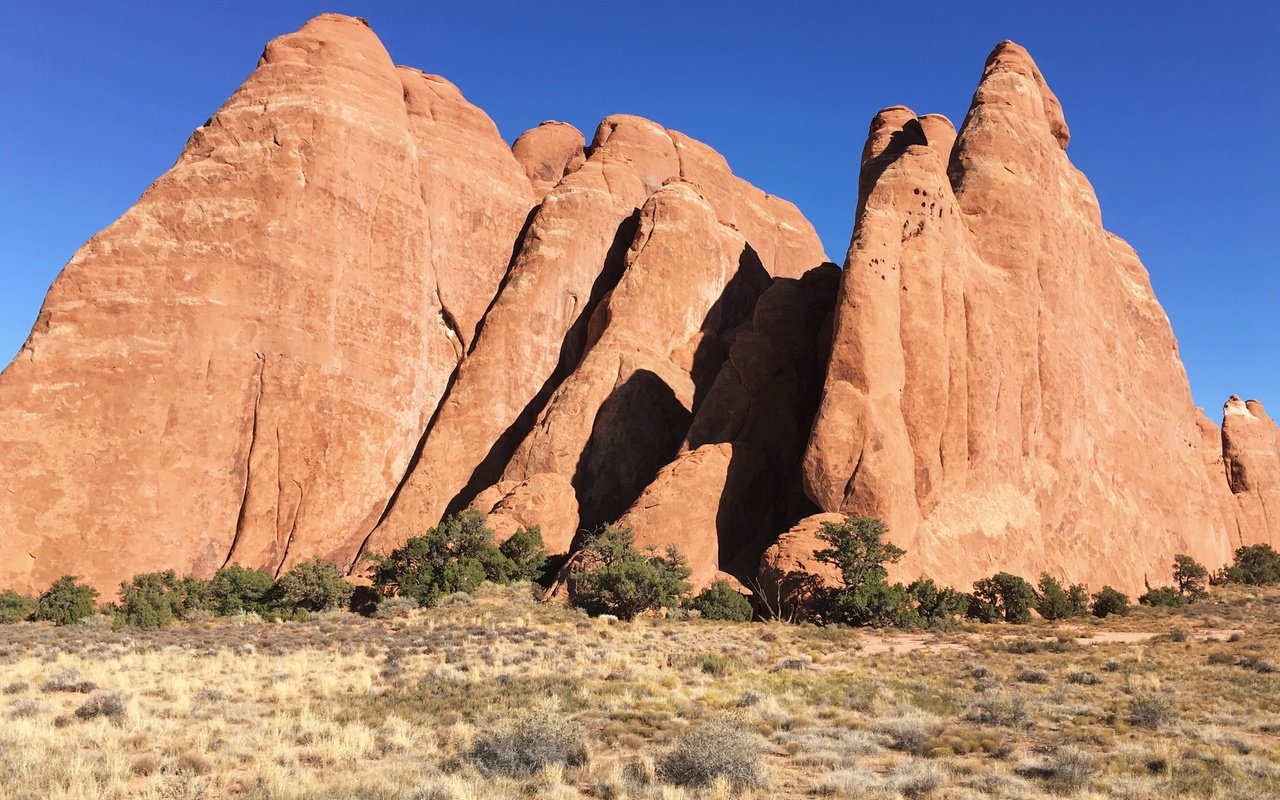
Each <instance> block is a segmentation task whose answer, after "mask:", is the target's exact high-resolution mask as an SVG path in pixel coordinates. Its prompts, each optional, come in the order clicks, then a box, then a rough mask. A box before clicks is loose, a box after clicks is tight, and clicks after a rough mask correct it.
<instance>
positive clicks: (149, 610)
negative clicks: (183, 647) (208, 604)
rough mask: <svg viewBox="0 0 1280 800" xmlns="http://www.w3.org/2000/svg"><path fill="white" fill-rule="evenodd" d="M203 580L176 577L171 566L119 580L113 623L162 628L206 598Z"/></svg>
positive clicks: (190, 610)
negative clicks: (117, 604)
mask: <svg viewBox="0 0 1280 800" xmlns="http://www.w3.org/2000/svg"><path fill="white" fill-rule="evenodd" d="M206 586H207V584H205V583H204V582H203V581H198V580H195V579H193V578H179V577H178V576H177V574H176V573H175V572H174V571H173V570H171V569H170V570H165V571H164V572H144V573H142V574H140V575H134V576H133V577H132V578H131V579H129V580H128V581H125V582H123V583H121V584H120V604H119V606H116V607H115V608H114V611H115V617H116V623H117V624H119V625H128V626H131V627H134V628H164V627H167V626H169V625H171V624H173V622H174V620H177V619H185V618H186V617H187V616H188V615H189V614H190V613H191V612H192V611H193V610H195V609H197V608H200V607H201V606H202V605H203V604H204V602H205V598H206Z"/></svg>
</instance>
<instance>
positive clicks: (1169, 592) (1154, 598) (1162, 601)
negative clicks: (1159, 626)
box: [1138, 586, 1187, 608]
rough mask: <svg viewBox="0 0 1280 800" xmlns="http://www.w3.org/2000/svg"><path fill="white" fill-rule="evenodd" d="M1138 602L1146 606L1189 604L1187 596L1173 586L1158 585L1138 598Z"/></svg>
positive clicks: (1172, 606) (1170, 606)
mask: <svg viewBox="0 0 1280 800" xmlns="http://www.w3.org/2000/svg"><path fill="white" fill-rule="evenodd" d="M1138 602H1139V603H1141V604H1142V605H1144V606H1153V607H1159V608H1181V607H1182V606H1185V605H1186V604H1187V598H1186V597H1185V596H1184V595H1182V594H1181V593H1179V592H1178V590H1177V589H1174V588H1173V587H1172V586H1157V587H1156V588H1154V589H1148V590H1147V592H1146V594H1144V595H1142V596H1141V597H1139V598H1138Z"/></svg>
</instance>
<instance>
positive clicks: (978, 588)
mask: <svg viewBox="0 0 1280 800" xmlns="http://www.w3.org/2000/svg"><path fill="white" fill-rule="evenodd" d="M1035 605H1036V590H1035V589H1033V588H1032V587H1031V584H1030V583H1027V581H1026V579H1025V578H1020V577H1018V576H1017V575H1011V574H1009V573H1008V572H997V573H996V574H995V575H992V576H991V577H990V578H983V579H982V580H979V581H976V582H975V583H974V584H973V594H971V595H970V596H969V609H968V615H969V617H971V618H972V619H976V620H979V621H980V622H996V621H998V620H1000V619H1003V620H1004V621H1005V622H1012V623H1015V624H1018V625H1025V624H1027V623H1028V622H1030V621H1031V610H1032V609H1033V608H1035Z"/></svg>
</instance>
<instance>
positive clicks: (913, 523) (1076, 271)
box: [804, 43, 1228, 591]
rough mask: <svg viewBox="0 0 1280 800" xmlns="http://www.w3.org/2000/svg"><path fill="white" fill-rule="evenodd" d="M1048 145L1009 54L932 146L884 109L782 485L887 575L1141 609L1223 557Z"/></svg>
mask: <svg viewBox="0 0 1280 800" xmlns="http://www.w3.org/2000/svg"><path fill="white" fill-rule="evenodd" d="M1068 138H1069V137H1068V132H1067V125H1066V122H1065V120H1064V119H1063V115H1062V110H1061V106H1060V105H1059V103H1058V101H1057V99H1056V98H1055V97H1054V95H1053V93H1052V92H1051V91H1050V90H1049V88H1048V86H1047V85H1046V84H1045V81H1044V79H1043V77H1042V76H1041V75H1040V72H1039V70H1038V69H1037V68H1036V66H1035V64H1034V63H1033V62H1032V60H1031V58H1030V57H1029V56H1028V55H1027V53H1026V51H1024V50H1023V49H1022V48H1020V47H1018V46H1017V45H1014V44H1012V43H1004V44H1002V45H1000V46H999V47H997V48H996V50H995V52H994V53H992V55H991V57H990V58H989V60H988V62H987V66H986V69H985V71H984V74H983V77H982V80H981V82H980V84H979V86H978V90H977V92H976V93H975V95H974V98H973V104H972V106H971V108H970V110H969V113H968V115H967V117H966V119H965V122H964V124H963V125H962V126H961V128H960V131H959V134H958V136H955V137H954V141H953V134H952V133H951V130H950V126H949V125H946V124H943V122H942V121H941V120H940V119H939V118H937V117H920V118H917V117H916V116H915V115H914V114H912V113H911V112H910V111H909V110H908V109H905V108H903V107H896V108H892V109H886V111H884V112H881V114H880V115H878V116H877V118H876V119H875V120H874V121H873V123H872V126H871V135H870V136H869V139H868V144H867V148H866V150H865V151H864V158H863V165H862V170H863V172H862V175H863V177H862V181H861V183H860V190H861V196H860V201H859V209H860V210H859V216H858V218H857V221H856V227H855V231H854V236H853V241H852V244H851V245H850V249H849V254H848V257H847V260H846V267H845V281H844V285H843V287H842V292H841V301H840V305H839V308H838V311H837V316H836V324H835V340H834V345H833V352H832V358H831V363H830V365H829V369H828V375H827V383H826V387H825V392H824V396H823V400H822V404H821V407H820V410H819V412H818V416H817V420H816V422H815V425H814V430H813V435H812V438H811V441H810V443H809V448H808V453H807V455H806V459H805V476H804V477H805V481H806V486H807V489H808V491H809V495H810V497H811V498H812V499H813V500H814V501H815V502H816V503H817V504H818V505H819V506H820V507H821V508H822V509H824V510H827V511H840V512H852V513H865V514H871V515H874V516H878V517H880V518H882V519H884V520H885V521H886V522H887V523H888V525H889V529H890V531H891V536H892V538H893V540H894V541H895V542H896V543H897V544H899V545H900V546H902V547H904V548H905V549H906V550H907V552H908V555H907V557H906V559H905V560H904V562H903V564H902V565H901V568H900V569H899V570H898V571H897V572H898V575H899V576H900V577H904V578H907V579H909V578H912V577H915V575H917V574H920V573H924V574H927V575H930V576H932V577H935V578H938V579H940V580H941V581H943V582H945V583H949V584H952V585H956V586H961V587H967V586H968V584H969V583H970V582H971V581H972V580H974V579H975V578H977V577H980V576H982V575H984V574H990V573H991V572H993V571H995V570H997V569H1003V570H1008V571H1011V572H1014V573H1019V574H1024V575H1028V576H1032V577H1034V576H1036V575H1038V574H1039V573H1040V572H1042V571H1049V572H1051V573H1054V574H1056V575H1058V576H1060V577H1064V578H1066V579H1068V580H1072V581H1085V582H1088V583H1090V584H1091V585H1100V584H1102V583H1111V584H1113V585H1116V586H1118V587H1121V588H1123V589H1125V590H1127V591H1140V590H1141V589H1142V586H1143V580H1144V577H1147V576H1149V577H1150V578H1151V580H1152V582H1153V584H1154V583H1155V582H1157V581H1159V580H1167V574H1168V571H1169V569H1170V567H1169V564H1170V563H1171V561H1172V558H1173V555H1174V554H1176V553H1189V554H1191V555H1193V556H1195V557H1196V558H1198V559H1200V560H1201V561H1203V562H1204V563H1206V564H1218V563H1221V562H1222V560H1223V559H1224V557H1225V556H1226V555H1227V553H1228V539H1227V531H1226V530H1224V528H1223V523H1222V519H1221V513H1220V506H1219V505H1218V502H1217V500H1216V499H1215V498H1214V497H1213V492H1212V490H1211V489H1210V485H1209V481H1208V480H1207V479H1206V477H1205V464H1204V456H1203V454H1202V453H1201V451H1200V448H1201V446H1202V445H1201V441H1202V439H1201V434H1200V432H1199V430H1198V429H1197V426H1196V422H1195V413H1194V409H1193V407H1192V404H1191V399H1190V392H1189V389H1188V385H1187V380H1186V376H1185V374H1184V372H1183V369H1182V365H1181V363H1180V362H1179V360H1178V355H1177V346H1176V343H1175V341H1174V338H1173V334H1172V331H1171V330H1170V328H1169V323H1168V320H1167V319H1166V317H1165V315H1164V312H1163V311H1162V310H1161V308H1160V306H1159V304H1158V303H1157V302H1156V299H1155V296H1154V294H1153V293H1152V290H1151V286H1150V282H1149V281H1148V278H1147V273H1146V270H1145V269H1144V268H1143V267H1142V264H1141V263H1140V262H1139V261H1138V258H1137V256H1136V255H1135V254H1134V252H1133V251H1132V249H1130V248H1129V247H1128V246H1127V245H1126V244H1125V243H1124V242H1123V241H1121V240H1120V239H1119V238H1117V237H1115V236H1113V235H1112V234H1110V233H1108V232H1107V231H1106V230H1104V229H1103V227H1102V223H1101V216H1100V214H1099V211H1098V206H1097V201H1096V198H1095V197H1094V194H1093V191H1092V189H1091V188H1090V186H1089V184H1088V182H1087V181H1086V180H1085V179H1084V177H1083V176H1082V175H1081V174H1080V173H1079V172H1078V171H1077V170H1076V169H1075V168H1074V167H1073V166H1072V165H1071V163H1070V161H1069V160H1068V158H1067V156H1066V153H1065V152H1064V148H1065V147H1066V144H1067V141H1068ZM948 165H950V169H949V170H948ZM1135 542H1140V543H1141V545H1140V546H1135V544H1134V543H1135Z"/></svg>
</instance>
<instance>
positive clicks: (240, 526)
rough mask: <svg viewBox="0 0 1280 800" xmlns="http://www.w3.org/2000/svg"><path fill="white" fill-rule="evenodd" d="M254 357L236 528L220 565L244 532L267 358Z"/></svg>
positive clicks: (259, 354)
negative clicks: (255, 371)
mask: <svg viewBox="0 0 1280 800" xmlns="http://www.w3.org/2000/svg"><path fill="white" fill-rule="evenodd" d="M253 355H254V358H256V359H257V361H258V373H257V376H256V379H257V386H256V387H255V389H254V394H253V412H252V416H251V417H250V421H249V445H248V447H247V448H246V449H245V456H244V488H243V489H242V490H241V492H240V508H239V510H238V511H237V512H236V530H235V534H234V535H233V536H232V537H231V547H230V548H229V549H228V550H227V557H226V558H225V559H224V560H223V562H222V566H224V567H225V566H227V565H228V564H230V563H231V559H232V558H234V557H235V554H236V547H237V546H238V545H239V544H240V535H241V534H242V533H243V532H244V515H245V507H246V506H247V505H248V500H249V481H250V479H251V478H252V474H253V448H254V445H255V444H257V441H258V407H259V405H260V404H261V403H262V381H263V374H264V372H265V371H266V368H267V359H266V356H265V354H263V353H254V354H253Z"/></svg>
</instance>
